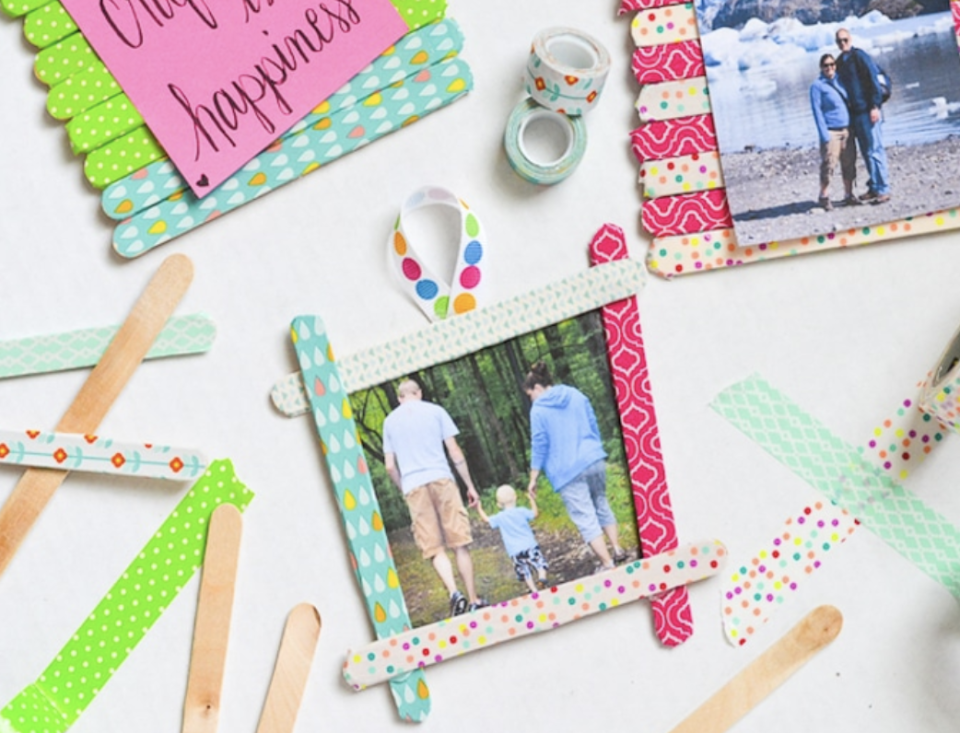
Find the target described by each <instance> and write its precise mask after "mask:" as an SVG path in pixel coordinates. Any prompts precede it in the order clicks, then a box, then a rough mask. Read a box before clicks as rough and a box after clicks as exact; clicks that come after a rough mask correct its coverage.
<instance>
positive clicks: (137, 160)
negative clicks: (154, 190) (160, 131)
mask: <svg viewBox="0 0 960 733" xmlns="http://www.w3.org/2000/svg"><path fill="white" fill-rule="evenodd" d="M166 156H167V154H166V152H165V151H164V149H163V148H162V147H160V143H159V142H157V139H156V138H155V137H154V136H153V134H152V133H151V132H150V130H148V129H147V128H146V127H135V128H134V129H132V130H131V131H130V132H129V133H127V134H126V135H123V136H122V137H118V138H115V139H114V140H112V141H110V142H109V143H108V144H106V145H103V146H101V147H99V148H97V149H96V150H92V151H91V152H90V154H89V155H87V159H86V160H85V161H84V163H83V174H84V175H85V176H86V178H87V180H88V181H89V182H90V185H91V186H94V187H95V188H106V187H107V186H109V185H110V184H111V183H113V182H114V181H118V180H120V179H121V178H123V177H124V176H129V175H131V174H136V173H137V171H140V170H143V168H145V167H146V166H148V165H149V164H150V163H153V162H154V161H157V160H161V159H162V158H166Z"/></svg>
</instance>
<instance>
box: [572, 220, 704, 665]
mask: <svg viewBox="0 0 960 733" xmlns="http://www.w3.org/2000/svg"><path fill="white" fill-rule="evenodd" d="M626 259H629V253H628V251H627V241H626V237H625V236H624V233H623V230H622V229H621V228H620V227H617V226H614V225H612V224H605V225H604V226H603V227H601V228H600V230H599V231H598V232H597V233H596V234H595V235H594V237H593V240H592V241H591V243H590V261H591V264H592V265H593V266H597V265H602V264H605V263H607V262H613V261H615V260H626ZM601 317H602V319H603V327H604V330H605V332H606V336H607V353H608V358H609V361H610V374H611V377H612V379H613V388H614V392H615V393H616V398H617V407H618V408H619V410H620V425H621V430H622V433H623V445H624V449H625V451H626V455H627V465H628V467H629V469H630V481H631V484H632V486H633V502H634V507H635V509H636V514H637V528H638V529H639V532H640V548H641V550H642V552H643V556H644V557H648V556H650V555H657V554H659V553H662V552H667V551H669V550H674V549H676V547H677V531H676V526H675V525H674V521H673V508H672V506H671V504H670V494H669V492H668V490H667V474H666V470H665V468H664V465H663V455H662V453H661V451H660V432H659V430H658V429H657V413H656V410H655V409H654V406H653V393H652V391H651V389H650V372H649V370H648V368H647V358H646V352H645V350H644V346H643V333H642V331H641V329H640V308H639V306H638V305H637V297H636V296H635V295H634V296H632V297H630V298H626V299H624V300H618V301H615V302H613V303H610V304H609V305H606V306H604V307H603V309H602V310H601ZM651 606H652V608H653V616H654V626H655V628H656V631H657V636H658V637H659V638H660V641H662V642H663V643H664V644H665V645H667V646H676V645H678V644H682V643H683V642H684V641H686V640H687V639H688V638H690V635H691V634H693V615H692V613H691V611H690V601H689V596H688V593H687V589H686V588H684V587H679V588H675V589H673V590H669V591H667V592H665V593H662V594H660V595H658V596H654V597H653V598H652V599H651Z"/></svg>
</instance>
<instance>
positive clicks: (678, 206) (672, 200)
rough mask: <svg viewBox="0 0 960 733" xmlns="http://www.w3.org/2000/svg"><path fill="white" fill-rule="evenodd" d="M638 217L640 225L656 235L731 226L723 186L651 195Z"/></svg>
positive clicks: (731, 222) (694, 231) (731, 221)
mask: <svg viewBox="0 0 960 733" xmlns="http://www.w3.org/2000/svg"><path fill="white" fill-rule="evenodd" d="M641 218H642V221H643V228H644V229H646V230H647V231H648V232H650V233H651V234H652V235H653V236H655V237H662V236H664V235H667V234H696V233H697V232H706V231H709V230H711V229H725V228H728V227H732V226H733V218H732V217H731V215H730V207H729V206H728V205H727V196H726V193H725V192H724V190H723V189H715V190H713V191H698V192H696V193H684V194H679V195H677V196H665V197H663V198H659V199H650V200H649V201H645V202H644V204H643V209H642V211H641Z"/></svg>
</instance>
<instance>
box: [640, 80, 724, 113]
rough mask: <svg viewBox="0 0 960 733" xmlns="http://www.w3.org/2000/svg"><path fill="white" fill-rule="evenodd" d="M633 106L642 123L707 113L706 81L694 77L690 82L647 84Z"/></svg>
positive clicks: (708, 107) (708, 94) (708, 104)
mask: <svg viewBox="0 0 960 733" xmlns="http://www.w3.org/2000/svg"><path fill="white" fill-rule="evenodd" d="M636 107H637V113H638V114H639V115H640V120H641V121H642V122H654V121H657V120H674V119H677V118H679V117H690V116H692V115H703V114H709V113H710V111H711V109H710V93H709V90H708V89H707V78H706V77H704V76H695V77H693V78H691V79H682V80H679V81H664V82H660V83H659V84H647V85H646V86H644V87H643V88H642V89H641V90H640V95H639V96H638V97H637V104H636Z"/></svg>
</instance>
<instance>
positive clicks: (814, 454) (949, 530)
mask: <svg viewBox="0 0 960 733" xmlns="http://www.w3.org/2000/svg"><path fill="white" fill-rule="evenodd" d="M711 406H712V407H713V409H714V410H715V411H716V412H718V413H719V414H720V415H722V416H723V417H725V418H726V419H727V420H729V421H730V422H731V423H732V424H733V425H734V426H735V427H737V428H738V429H740V430H741V431H742V432H743V433H744V434H746V435H747V437H749V438H752V439H753V440H755V441H756V442H757V443H759V444H760V447H762V448H763V449H764V450H765V451H767V452H768V453H769V454H770V455H772V456H773V457H774V458H776V459H777V460H778V461H780V462H781V463H783V464H784V465H785V466H787V467H788V468H790V469H791V470H792V471H793V472H794V473H795V474H797V475H798V476H799V477H800V478H802V479H803V480H804V481H806V482H807V483H809V484H810V485H811V486H813V487H814V488H816V489H818V490H820V491H821V492H823V494H825V495H826V497H827V498H828V499H830V500H831V501H834V502H836V503H837V504H838V505H839V506H841V507H843V508H844V509H846V510H848V511H849V512H850V513H851V514H853V515H854V516H856V517H857V518H858V519H859V520H860V521H861V522H862V523H863V526H865V527H866V528H867V529H869V530H871V531H872V532H873V533H874V534H876V535H877V536H878V537H880V538H881V539H882V540H883V541H884V542H886V543H887V544H888V545H890V546H891V547H892V548H893V549H895V550H896V551H897V552H899V553H900V554H901V555H903V556H904V557H905V558H907V559H908V560H910V561H911V562H912V563H914V564H915V565H916V566H917V567H919V568H920V569H921V570H922V571H923V572H925V573H926V574H927V575H929V576H930V577H931V578H933V579H934V580H936V581H937V582H939V583H941V584H943V586H944V587H945V588H946V589H947V590H948V591H950V593H952V594H953V595H954V596H955V597H957V598H958V599H960V529H958V528H957V527H955V526H954V525H953V524H951V523H950V522H949V521H948V520H947V519H946V518H945V517H943V516H941V515H940V514H938V513H937V512H936V511H934V510H933V509H931V508H930V507H929V506H927V505H926V504H925V503H924V502H923V501H921V500H920V499H919V498H917V497H916V496H914V495H913V494H911V493H910V492H909V491H907V490H906V489H904V488H903V487H902V486H900V484H898V483H897V482H896V481H894V480H893V479H892V478H891V477H890V476H889V475H887V474H886V473H884V472H883V471H882V470H881V469H879V468H876V467H874V466H873V465H871V464H870V463H869V462H867V461H865V460H864V459H862V458H861V457H860V455H859V453H858V452H857V450H856V448H853V447H851V446H849V445H847V444H846V443H844V442H843V441H842V440H841V439H840V438H838V437H837V436H836V435H834V434H833V433H831V432H830V431H829V430H828V429H827V428H826V427H825V426H824V425H823V424H821V423H820V422H818V421H817V420H816V419H815V418H813V417H812V416H811V415H809V414H807V413H806V412H804V411H803V410H802V409H801V408H800V407H799V406H798V405H797V404H795V403H794V402H792V401H791V400H790V398H788V397H786V396H785V395H783V394H782V393H780V392H778V391H777V390H776V389H774V388H773V387H771V386H770V385H769V384H768V383H767V382H765V381H764V380H763V379H761V378H760V377H757V376H754V377H751V378H749V379H747V380H745V381H743V382H740V383H739V384H736V385H734V386H733V387H730V388H729V389H726V390H724V391H723V392H721V393H720V394H719V395H718V396H717V398H716V400H714V402H713V404H712V405H711Z"/></svg>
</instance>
